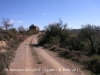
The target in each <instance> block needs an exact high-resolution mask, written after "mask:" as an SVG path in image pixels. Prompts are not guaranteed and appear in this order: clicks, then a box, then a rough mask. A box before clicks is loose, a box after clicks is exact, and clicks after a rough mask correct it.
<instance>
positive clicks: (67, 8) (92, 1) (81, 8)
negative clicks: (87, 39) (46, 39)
mask: <svg viewBox="0 0 100 75" xmlns="http://www.w3.org/2000/svg"><path fill="white" fill-rule="evenodd" d="M1 18H9V19H10V20H11V23H13V24H14V27H16V28H17V27H18V26H20V25H23V26H24V27H29V26H30V25H31V24H35V25H37V26H39V28H40V29H41V30H42V29H44V26H46V25H48V24H49V23H53V22H58V19H59V18H61V19H62V21H63V23H67V24H68V27H70V28H80V27H81V25H82V24H87V23H90V24H95V25H100V0H0V22H1V21H2V19H1ZM0 24H1V23H0Z"/></svg>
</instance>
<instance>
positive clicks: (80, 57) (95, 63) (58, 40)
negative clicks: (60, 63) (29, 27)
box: [38, 20, 100, 75]
mask: <svg viewBox="0 0 100 75" xmlns="http://www.w3.org/2000/svg"><path fill="white" fill-rule="evenodd" d="M44 30H45V34H41V35H39V41H38V43H39V44H40V45H43V46H44V47H45V48H48V49H49V50H51V51H54V52H56V53H58V55H59V56H60V57H63V58H66V59H71V60H72V61H74V62H75V63H79V64H81V65H83V69H86V70H89V71H91V75H100V26H96V25H91V24H86V25H82V27H81V28H80V29H70V28H68V27H67V24H63V23H62V21H61V20H59V22H57V23H52V24H49V25H48V26H46V27H45V29H44Z"/></svg>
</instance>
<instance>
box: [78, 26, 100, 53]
mask: <svg viewBox="0 0 100 75" xmlns="http://www.w3.org/2000/svg"><path fill="white" fill-rule="evenodd" d="M99 34H100V27H99V28H98V26H95V25H90V24H87V25H86V26H83V27H82V29H81V31H80V33H79V37H80V38H81V39H82V40H83V41H85V42H87V43H88V45H89V48H90V54H95V53H96V52H97V51H98V49H97V48H98V47H99V46H98V45H99V43H98V42H97V41H99V39H100V38H99V37H100V36H99ZM85 44H86V43H85Z"/></svg>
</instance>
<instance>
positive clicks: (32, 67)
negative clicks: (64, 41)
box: [8, 35, 84, 75]
mask: <svg viewBox="0 0 100 75" xmlns="http://www.w3.org/2000/svg"><path fill="white" fill-rule="evenodd" d="M30 41H31V42H32V44H33V45H34V46H33V49H34V51H35V52H36V54H37V57H35V56H34V55H33V56H32V53H31V51H30V47H29V44H30ZM36 44H37V35H33V36H31V37H29V38H28V39H27V40H25V41H24V42H23V43H21V44H20V46H19V47H18V50H17V51H16V54H15V58H14V61H13V62H11V64H10V67H9V69H8V75H84V74H82V73H80V72H79V71H78V69H76V68H73V67H71V66H69V65H66V64H65V63H63V62H62V61H61V60H58V58H56V57H55V56H54V55H52V54H51V53H50V52H48V51H47V50H45V49H43V48H42V47H39V46H36ZM36 58H38V60H39V61H41V63H37V60H36ZM12 70H13V71H12Z"/></svg>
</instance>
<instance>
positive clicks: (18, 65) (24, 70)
mask: <svg viewBox="0 0 100 75" xmlns="http://www.w3.org/2000/svg"><path fill="white" fill-rule="evenodd" d="M31 38H32V37H29V38H28V39H27V40H25V41H24V42H23V43H21V44H20V46H19V47H18V50H17V51H16V53H15V58H14V60H13V62H11V64H10V66H9V69H8V75H34V72H33V71H30V69H33V68H34V67H33V65H34V63H33V62H34V61H33V57H32V54H31V52H30V47H29V44H30V40H31Z"/></svg>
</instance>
